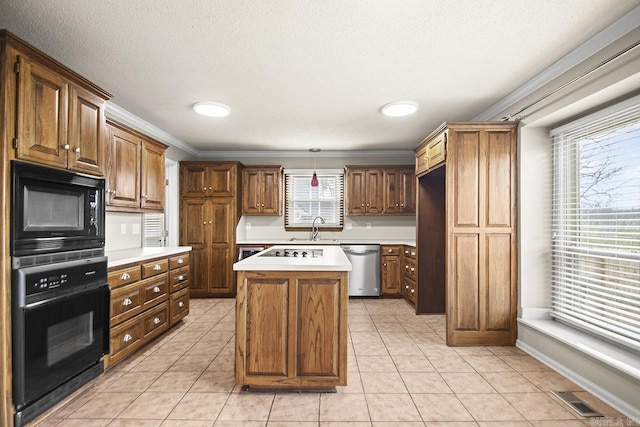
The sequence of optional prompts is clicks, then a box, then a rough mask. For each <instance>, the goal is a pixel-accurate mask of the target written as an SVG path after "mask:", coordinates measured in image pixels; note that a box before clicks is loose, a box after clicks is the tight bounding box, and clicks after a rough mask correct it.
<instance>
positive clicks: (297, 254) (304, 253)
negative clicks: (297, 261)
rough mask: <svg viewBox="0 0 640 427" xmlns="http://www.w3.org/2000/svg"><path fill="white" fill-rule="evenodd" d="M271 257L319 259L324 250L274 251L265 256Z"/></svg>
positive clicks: (291, 249)
mask: <svg viewBox="0 0 640 427" xmlns="http://www.w3.org/2000/svg"><path fill="white" fill-rule="evenodd" d="M261 256H269V257H292V258H319V257H321V256H322V249H301V248H300V249H296V248H290V249H273V250H271V251H269V252H267V253H265V254H264V255H261Z"/></svg>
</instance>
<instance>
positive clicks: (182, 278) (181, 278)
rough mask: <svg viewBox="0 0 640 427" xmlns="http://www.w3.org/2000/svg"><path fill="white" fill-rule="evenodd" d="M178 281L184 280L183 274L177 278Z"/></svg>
mask: <svg viewBox="0 0 640 427" xmlns="http://www.w3.org/2000/svg"><path fill="white" fill-rule="evenodd" d="M177 279H178V281H180V282H182V281H183V280H184V274H181V275H179V276H178V277H177Z"/></svg>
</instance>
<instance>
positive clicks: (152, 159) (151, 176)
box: [140, 141, 165, 210]
mask: <svg viewBox="0 0 640 427" xmlns="http://www.w3.org/2000/svg"><path fill="white" fill-rule="evenodd" d="M141 179H142V183H141V184H142V186H141V188H142V194H141V201H140V207H142V208H146V209H157V210H163V209H164V187H165V185H164V148H162V147H159V146H157V145H155V144H150V143H147V142H144V141H143V142H142V171H141Z"/></svg>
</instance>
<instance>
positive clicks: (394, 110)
mask: <svg viewBox="0 0 640 427" xmlns="http://www.w3.org/2000/svg"><path fill="white" fill-rule="evenodd" d="M380 111H381V112H382V114H384V115H385V116H389V117H402V116H408V115H409V114H413V113H415V112H416V111H418V104H416V103H415V102H412V101H398V102H390V103H388V104H385V105H383V106H382V108H381V109H380Z"/></svg>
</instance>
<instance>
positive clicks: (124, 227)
mask: <svg viewBox="0 0 640 427" xmlns="http://www.w3.org/2000/svg"><path fill="white" fill-rule="evenodd" d="M120 234H127V224H120Z"/></svg>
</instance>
